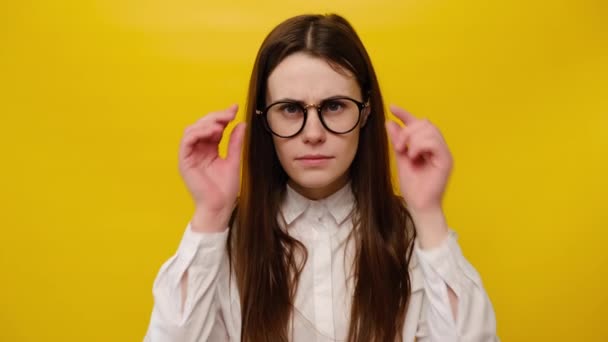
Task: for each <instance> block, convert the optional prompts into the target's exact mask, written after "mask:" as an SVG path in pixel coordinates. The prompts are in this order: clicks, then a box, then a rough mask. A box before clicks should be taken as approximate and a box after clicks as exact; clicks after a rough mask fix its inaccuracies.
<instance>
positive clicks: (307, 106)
mask: <svg viewBox="0 0 608 342" xmlns="http://www.w3.org/2000/svg"><path fill="white" fill-rule="evenodd" d="M311 107H312V108H315V109H316V110H317V114H319V116H320V115H321V110H322V107H321V105H320V104H314V103H311V104H307V105H306V106H302V108H304V115H308V108H311Z"/></svg>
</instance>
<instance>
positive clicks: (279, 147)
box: [273, 137, 293, 168]
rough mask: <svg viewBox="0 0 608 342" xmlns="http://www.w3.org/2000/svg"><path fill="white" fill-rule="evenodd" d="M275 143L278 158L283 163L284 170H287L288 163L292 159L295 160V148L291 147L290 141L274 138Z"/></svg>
mask: <svg viewBox="0 0 608 342" xmlns="http://www.w3.org/2000/svg"><path fill="white" fill-rule="evenodd" d="M273 142H274V149H275V151H276V153H277V157H278V158H279V161H280V162H281V165H282V166H283V168H285V163H287V162H288V161H289V160H290V159H292V158H293V156H292V155H291V154H292V151H293V148H291V147H290V144H289V143H290V141H288V140H285V139H280V138H276V137H273Z"/></svg>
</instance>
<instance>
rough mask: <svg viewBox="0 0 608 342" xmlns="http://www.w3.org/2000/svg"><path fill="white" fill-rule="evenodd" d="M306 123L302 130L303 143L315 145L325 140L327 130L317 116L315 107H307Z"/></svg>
mask: <svg viewBox="0 0 608 342" xmlns="http://www.w3.org/2000/svg"><path fill="white" fill-rule="evenodd" d="M307 111H308V112H307V118H306V125H304V129H303V130H302V134H301V136H302V139H303V140H304V143H307V144H312V145H316V144H319V143H322V142H324V141H325V138H326V134H327V132H326V131H325V127H323V123H322V122H321V120H320V118H319V112H318V111H317V109H316V108H315V107H310V108H308V109H307Z"/></svg>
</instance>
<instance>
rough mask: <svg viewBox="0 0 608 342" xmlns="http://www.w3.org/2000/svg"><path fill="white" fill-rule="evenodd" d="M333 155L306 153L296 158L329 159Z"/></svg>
mask: <svg viewBox="0 0 608 342" xmlns="http://www.w3.org/2000/svg"><path fill="white" fill-rule="evenodd" d="M331 158H333V157H330V156H326V155H322V154H307V155H304V156H300V157H297V158H296V160H311V161H313V160H324V159H331Z"/></svg>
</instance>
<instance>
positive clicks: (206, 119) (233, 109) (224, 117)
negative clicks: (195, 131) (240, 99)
mask: <svg viewBox="0 0 608 342" xmlns="http://www.w3.org/2000/svg"><path fill="white" fill-rule="evenodd" d="M238 108H239V106H238V104H233V105H231V106H230V107H228V108H226V109H225V110H222V111H219V112H211V113H208V114H206V115H204V116H203V117H201V118H200V119H198V120H197V121H196V122H195V123H194V124H192V125H191V126H190V127H189V129H192V128H196V127H199V126H204V125H206V124H207V123H210V122H218V123H222V124H224V126H226V125H228V123H229V122H230V121H232V120H233V119H234V118H235V116H236V113H237V111H238Z"/></svg>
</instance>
